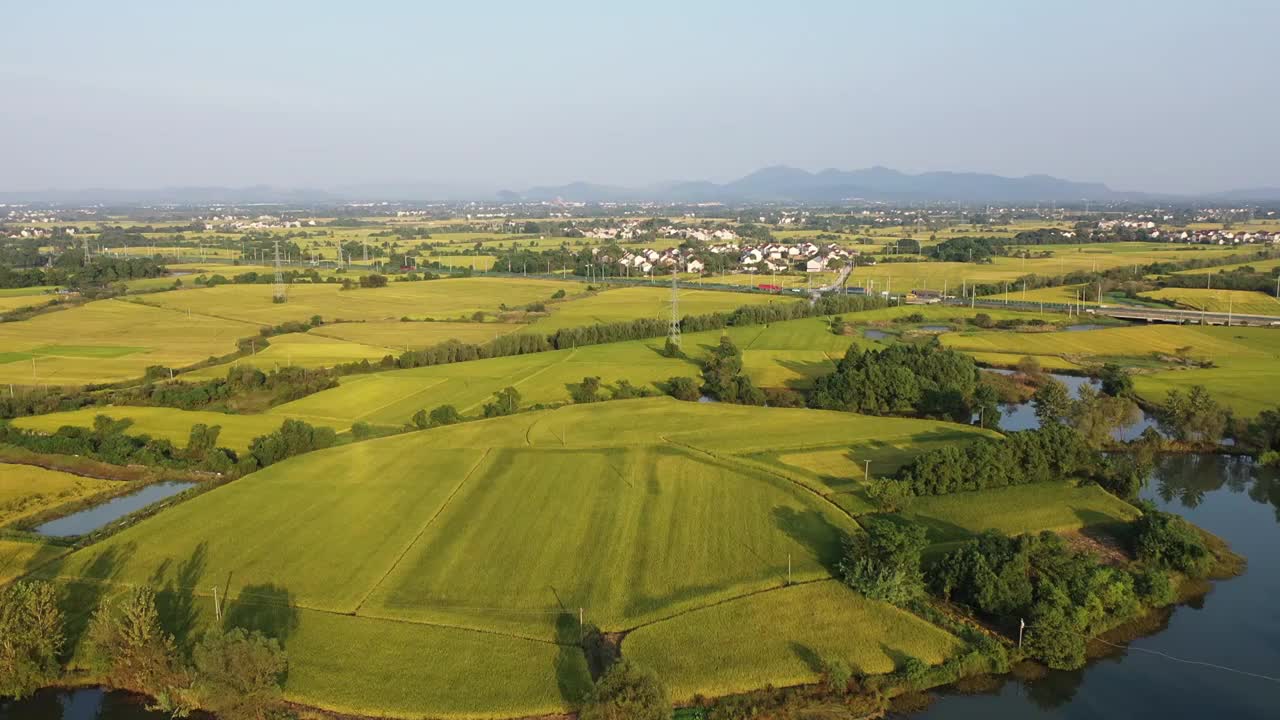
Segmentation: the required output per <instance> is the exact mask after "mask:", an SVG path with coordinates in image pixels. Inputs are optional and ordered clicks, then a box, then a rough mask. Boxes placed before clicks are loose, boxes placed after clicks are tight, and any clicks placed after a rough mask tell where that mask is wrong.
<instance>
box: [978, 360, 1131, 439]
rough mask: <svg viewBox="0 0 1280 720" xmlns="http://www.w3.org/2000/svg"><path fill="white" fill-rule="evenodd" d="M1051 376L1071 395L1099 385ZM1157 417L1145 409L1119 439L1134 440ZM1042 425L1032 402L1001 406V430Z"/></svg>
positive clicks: (1089, 380)
mask: <svg viewBox="0 0 1280 720" xmlns="http://www.w3.org/2000/svg"><path fill="white" fill-rule="evenodd" d="M991 372H995V373H1000V374H1001V375H1011V374H1013V372H1014V371H1013V370H1002V369H998V368H992V369H991ZM1046 375H1048V376H1049V377H1051V378H1053V379H1054V380H1057V381H1058V382H1060V383H1062V384H1063V385H1066V386H1067V391H1068V392H1070V393H1071V397H1073V398H1078V397H1080V388H1082V387H1084V386H1085V385H1093V386H1095V387H1096V386H1097V384H1098V383H1097V381H1096V380H1094V379H1093V378H1087V377H1079V376H1076V375H1059V374H1057V373H1046ZM1155 426H1156V421H1155V418H1153V417H1151V416H1149V415H1147V413H1146V411H1145V410H1144V411H1143V413H1142V419H1141V420H1139V421H1138V422H1137V424H1135V425H1131V426H1129V427H1127V428H1124V429H1123V430H1118V431H1116V433H1115V437H1116V438H1117V439H1119V440H1132V439H1133V438H1136V437H1137V436H1138V435H1140V434H1142V431H1144V430H1146V429H1147V428H1149V427H1155ZM1038 427H1040V418H1037V417H1036V409H1035V406H1034V405H1033V404H1032V403H1031V402H1030V401H1027V402H1024V403H1016V404H1005V405H1001V406H1000V429H1001V430H1034V429H1036V428H1038Z"/></svg>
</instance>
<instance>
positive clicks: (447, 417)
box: [428, 398, 520, 427]
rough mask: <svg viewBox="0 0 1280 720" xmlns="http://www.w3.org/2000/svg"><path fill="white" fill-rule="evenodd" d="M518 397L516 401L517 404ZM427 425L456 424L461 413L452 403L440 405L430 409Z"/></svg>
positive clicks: (459, 419)
mask: <svg viewBox="0 0 1280 720" xmlns="http://www.w3.org/2000/svg"><path fill="white" fill-rule="evenodd" d="M519 402H520V401H519V398H517V399H516V403H517V404H519ZM428 420H429V427H440V426H442V425H456V424H457V423H460V422H462V415H460V414H458V408H456V407H454V406H452V405H441V406H439V407H437V408H436V409H434V410H432V411H431V416H430V417H429V418H428Z"/></svg>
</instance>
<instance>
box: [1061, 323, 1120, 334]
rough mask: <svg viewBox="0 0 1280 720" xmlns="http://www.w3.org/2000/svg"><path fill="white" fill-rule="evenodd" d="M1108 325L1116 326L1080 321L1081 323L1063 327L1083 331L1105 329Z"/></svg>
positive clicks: (1069, 330) (1072, 330)
mask: <svg viewBox="0 0 1280 720" xmlns="http://www.w3.org/2000/svg"><path fill="white" fill-rule="evenodd" d="M1108 327H1114V326H1112V325H1099V324H1097V323H1080V324H1079V325H1068V326H1066V327H1064V328H1062V329H1063V330H1066V331H1067V332H1081V331H1083V330H1105V329H1106V328H1108Z"/></svg>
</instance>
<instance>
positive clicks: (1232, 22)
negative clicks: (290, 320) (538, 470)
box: [0, 0, 1280, 192]
mask: <svg viewBox="0 0 1280 720" xmlns="http://www.w3.org/2000/svg"><path fill="white" fill-rule="evenodd" d="M5 5H6V7H5V8H4V10H3V12H0V16H2V17H3V23H2V27H0V107H2V108H3V110H2V111H0V191H31V190H41V189H50V188H53V189H64V190H69V189H82V188H156V187H168V186H247V185H257V184H268V185H275V186H280V187H306V188H341V187H349V186H359V185H368V184H400V183H415V184H417V183H424V184H425V183H441V184H445V185H449V186H453V187H476V188H493V189H496V188H511V189H516V190H520V189H524V188H527V187H529V186H532V185H546V184H559V183H564V182H571V181H577V180H583V181H590V182H599V183H606V184H618V185H629V186H640V185H645V184H648V183H655V182H663V181H672V180H701V179H707V180H714V181H718V182H723V181H727V180H732V179H734V178H736V177H739V176H742V175H745V174H747V173H749V172H751V171H753V170H756V169H758V168H761V167H764V166H769V165H778V164H783V165H792V166H796V167H802V168H806V169H809V170H819V169H822V168H828V167H835V168H841V169H856V168H862V167H869V166H873V165H884V166H888V167H893V168H897V169H900V170H903V171H907V172H920V171H927V170H957V171H976V172H992V173H998V174H1002V175H1012V176H1020V175H1026V174H1033V173H1045V174H1050V175H1055V176H1058V177H1064V178H1068V179H1072V180H1083V181H1100V182H1105V183H1107V184H1108V185H1110V186H1111V187H1112V188H1114V189H1121V190H1144V191H1152V192H1207V191H1217V190H1226V189H1234V188H1247V187H1260V186H1280V137H1278V136H1277V128H1280V93H1277V92H1276V82H1277V79H1276V68H1277V67H1280V44H1278V43H1277V40H1276V35H1275V28H1276V27H1280V2H1276V1H1275V0H1257V1H1246V0H1217V1H1215V2H1207V1H1205V2H1189V1H1186V0H1162V1H1160V2H1148V1H1147V0H1109V1H1107V2H1095V1H1094V0H1074V1H1073V2H1069V3H1067V2H1053V3H1049V2H1027V1H1026V0H1016V1H1008V2H1006V1H1004V0H985V1H984V0H951V1H937V2H931V1H925V0H896V1H893V2H890V1H888V0H880V1H877V2H866V1H860V0H843V1H831V2H827V1H821V2H819V1H817V0H812V1H809V0H796V1H794V2H788V3H775V2H763V1H760V2H751V1H750V0H745V1H744V0H737V1H736V2H720V1H718V0H703V1H699V0H684V1H683V2H668V1H667V0H646V1H645V2H630V3H614V2H600V1H599V0H594V1H593V2H569V1H559V0H542V1H541V2H536V3H535V2H511V3H507V2H501V1H495V2H483V3H481V2H457V1H453V2H432V1H431V0H427V1H426V2H414V1H411V0H402V1H398V2H393V1H391V0H364V1H363V2H359V3H351V2H328V1H327V0H312V1H311V2H291V1H277V2H272V1H271V0H259V1H258V2H240V1H239V0H226V1H220V2H217V3H187V2H173V1H172V0H169V1H167V2H152V1H151V0H114V1H108V0H91V1H87V2H86V1H79V0H49V1H48V2H39V1H37V0H10V2H8V3H6V4H5Z"/></svg>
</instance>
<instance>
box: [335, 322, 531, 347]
mask: <svg viewBox="0 0 1280 720" xmlns="http://www.w3.org/2000/svg"><path fill="white" fill-rule="evenodd" d="M521 329H523V326H521V325H513V324H508V323H496V322H491V323H460V322H408V323H406V322H399V321H395V322H361V323H335V324H331V325H324V326H322V327H318V328H316V329H314V330H312V331H311V332H310V334H311V335H321V336H323V337H328V338H336V339H338V340H346V341H348V342H355V343H363V344H365V345H375V346H378V347H384V348H394V349H396V350H399V351H403V350H406V349H415V348H424V347H430V346H432V345H437V344H439V343H442V342H444V341H446V340H458V341H459V342H464V343H474V344H477V345H478V344H482V343H485V342H488V341H489V340H492V339H493V338H495V337H498V336H499V335H505V334H507V333H509V332H517V331H519V330H521Z"/></svg>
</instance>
